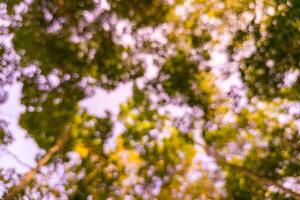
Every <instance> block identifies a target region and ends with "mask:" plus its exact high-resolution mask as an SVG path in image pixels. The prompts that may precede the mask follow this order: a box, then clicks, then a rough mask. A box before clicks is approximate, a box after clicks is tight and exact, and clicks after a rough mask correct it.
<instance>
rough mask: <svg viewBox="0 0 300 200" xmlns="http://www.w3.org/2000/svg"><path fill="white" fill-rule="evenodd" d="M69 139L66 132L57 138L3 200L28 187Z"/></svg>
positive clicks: (12, 197)
mask: <svg viewBox="0 0 300 200" xmlns="http://www.w3.org/2000/svg"><path fill="white" fill-rule="evenodd" d="M68 138H69V134H68V131H67V132H66V133H65V134H64V135H63V136H62V137H61V138H59V139H58V140H57V141H56V143H55V144H54V146H52V147H51V148H50V149H49V150H48V151H47V153H46V154H45V155H44V156H42V157H41V159H40V160H38V162H37V166H36V167H35V168H33V169H31V170H30V171H28V172H27V173H26V174H25V175H24V176H23V178H22V179H21V180H20V181H19V183H17V184H16V185H14V186H13V187H11V188H10V189H9V190H8V192H7V193H6V194H4V197H3V200H12V199H14V197H15V196H16V195H17V194H18V193H19V192H21V191H22V190H23V189H24V187H25V186H26V185H28V184H29V183H30V182H31V181H32V180H33V179H34V178H35V177H36V175H37V173H38V172H39V170H40V168H41V167H43V166H45V165H46V164H47V163H48V162H49V160H51V158H52V157H53V156H54V155H55V154H56V153H57V152H58V151H60V150H61V148H62V147H63V146H64V144H65V143H66V141H67V139H68Z"/></svg>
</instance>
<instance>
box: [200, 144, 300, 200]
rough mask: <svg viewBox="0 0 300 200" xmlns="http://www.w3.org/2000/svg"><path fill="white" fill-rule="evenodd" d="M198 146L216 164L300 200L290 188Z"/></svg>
mask: <svg viewBox="0 0 300 200" xmlns="http://www.w3.org/2000/svg"><path fill="white" fill-rule="evenodd" d="M198 145H200V146H201V147H202V148H204V149H205V150H206V152H207V153H208V154H209V155H211V156H212V157H213V158H215V160H216V162H218V163H220V164H222V165H225V166H227V167H229V168H231V169H234V170H236V171H238V172H240V173H242V174H244V175H246V176H248V177H250V178H252V179H256V180H258V181H259V182H260V183H261V184H263V185H267V186H274V187H276V188H277V189H279V190H281V191H282V192H285V193H287V194H290V195H292V196H293V197H295V198H296V199H297V200H300V193H298V192H295V191H293V190H291V189H289V188H286V187H284V186H283V185H282V183H278V182H276V181H274V180H271V179H268V178H265V177H262V176H259V175H257V174H256V173H255V172H253V171H251V170H248V169H246V168H244V167H243V166H240V165H236V164H232V163H230V162H228V161H227V160H226V159H224V158H223V157H222V156H220V155H219V154H218V153H216V152H215V151H211V150H210V149H209V147H208V146H206V145H204V144H199V143H198Z"/></svg>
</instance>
